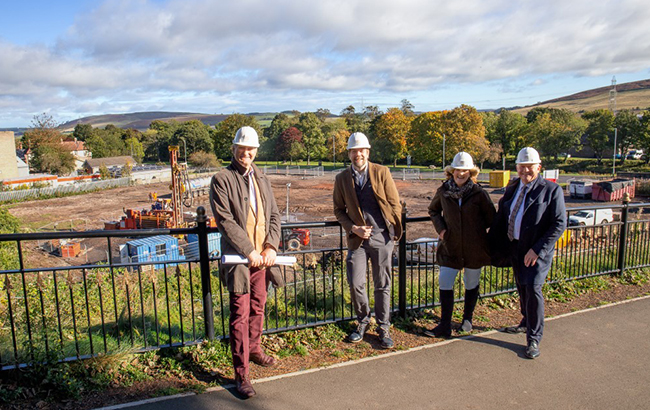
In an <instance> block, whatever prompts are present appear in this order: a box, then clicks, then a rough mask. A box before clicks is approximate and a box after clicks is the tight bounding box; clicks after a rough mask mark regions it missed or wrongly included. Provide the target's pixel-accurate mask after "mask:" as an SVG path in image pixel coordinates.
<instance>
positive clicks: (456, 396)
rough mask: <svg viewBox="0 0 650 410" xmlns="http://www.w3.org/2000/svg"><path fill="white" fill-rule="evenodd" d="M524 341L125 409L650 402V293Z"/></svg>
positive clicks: (387, 360)
mask: <svg viewBox="0 0 650 410" xmlns="http://www.w3.org/2000/svg"><path fill="white" fill-rule="evenodd" d="M524 343H525V336H523V335H509V334H505V333H501V332H487V333H482V334H478V335H475V336H471V337H466V338H462V339H461V338H459V339H454V340H452V341H448V342H445V343H439V344H436V345H429V346H426V347H424V348H418V349H414V350H410V351H403V352H395V353H391V354H388V355H382V356H379V357H374V358H371V359H364V360H359V361H355V362H351V363H346V364H344V365H338V366H336V367H330V368H326V369H319V370H315V371H308V372H301V373H294V374H292V375H286V376H281V377H277V378H270V379H266V380H259V381H256V382H255V383H254V386H255V390H256V391H257V396H256V397H253V398H252V399H250V400H241V399H239V398H238V397H237V396H236V395H235V393H233V391H232V388H231V389H230V390H225V389H217V390H214V391H210V392H208V393H204V394H200V395H188V396H185V397H179V398H175V399H166V400H162V401H157V402H152V403H144V404H139V405H137V406H134V407H131V406H130V407H126V408H129V409H137V410H154V409H155V410H171V409H183V410H217V409H589V410H597V409H608V410H611V409H650V297H645V298H640V299H635V300H632V301H628V302H623V303H620V304H617V305H608V306H604V307H601V308H596V309H591V310H588V311H583V312H578V313H574V314H569V315H565V316H560V317H557V318H554V319H550V320H547V321H546V329H545V336H544V340H543V341H542V344H541V346H540V347H541V356H540V357H539V358H538V359H536V360H529V359H526V358H525V356H524V354H523V350H524V347H523V346H524ZM112 408H118V407H117V406H116V407H112ZM120 408H125V407H124V406H121V407H120Z"/></svg>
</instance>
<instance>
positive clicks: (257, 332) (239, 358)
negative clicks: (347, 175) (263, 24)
mask: <svg viewBox="0 0 650 410" xmlns="http://www.w3.org/2000/svg"><path fill="white" fill-rule="evenodd" d="M258 147H259V138H258V136H257V132H256V131H255V129H253V128H251V127H242V128H240V129H239V130H238V131H237V134H236V135H235V139H234V140H233V148H232V153H233V159H232V162H231V163H230V165H228V166H227V167H226V168H225V169H222V170H221V171H220V172H219V173H217V174H215V175H214V177H212V183H211V184H210V203H211V205H212V212H213V213H214V216H215V219H216V221H217V227H218V228H219V232H221V235H222V237H221V250H222V252H223V254H224V255H236V254H238V255H241V256H244V257H247V258H248V265H227V266H222V267H221V280H222V281H223V283H224V284H225V285H226V287H227V288H228V291H229V292H230V347H231V350H232V361H233V367H234V368H235V382H236V385H237V391H239V393H240V394H242V395H243V396H244V397H246V398H249V397H252V396H254V395H255V390H254V389H253V385H252V384H251V382H250V379H249V360H250V361H251V362H253V363H256V364H258V365H260V366H266V367H269V366H273V365H275V364H276V359H275V358H273V357H271V356H268V355H266V354H265V353H264V351H263V350H262V347H261V345H260V339H261V336H262V329H263V325H264V305H265V304H266V295H267V289H268V285H269V282H273V283H274V285H276V286H282V285H284V281H283V278H282V276H281V272H280V270H279V269H278V268H277V267H274V268H272V266H273V265H274V264H275V258H276V252H277V249H278V245H279V242H280V213H279V211H278V207H277V205H276V203H275V198H274V197H273V192H272V190H271V184H270V183H269V180H268V179H267V178H266V176H265V175H264V174H263V173H262V172H261V171H260V170H259V169H258V168H257V166H256V165H255V164H253V160H254V159H255V155H257V148H258Z"/></svg>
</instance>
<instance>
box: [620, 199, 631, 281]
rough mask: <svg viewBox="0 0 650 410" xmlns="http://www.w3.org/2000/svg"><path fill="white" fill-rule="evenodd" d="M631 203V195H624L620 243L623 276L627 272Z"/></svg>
mask: <svg viewBox="0 0 650 410" xmlns="http://www.w3.org/2000/svg"><path fill="white" fill-rule="evenodd" d="M629 203H630V194H628V193H627V192H626V193H624V194H623V209H622V210H621V228H620V229H621V230H620V235H619V238H618V239H619V242H618V271H619V274H620V275H622V274H623V272H625V256H626V252H625V251H626V249H627V220H628V211H629V205H628V204H629Z"/></svg>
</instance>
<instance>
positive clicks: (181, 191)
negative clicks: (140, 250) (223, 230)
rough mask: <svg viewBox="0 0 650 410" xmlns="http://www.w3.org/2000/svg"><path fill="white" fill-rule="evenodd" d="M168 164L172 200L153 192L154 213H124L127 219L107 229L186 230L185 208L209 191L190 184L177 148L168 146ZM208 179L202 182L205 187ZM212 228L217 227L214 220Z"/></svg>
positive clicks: (108, 225)
mask: <svg viewBox="0 0 650 410" xmlns="http://www.w3.org/2000/svg"><path fill="white" fill-rule="evenodd" d="M169 164H170V166H171V172H172V178H171V185H170V186H169V189H170V190H171V199H167V198H159V197H158V194H157V193H155V192H152V193H150V194H149V199H150V200H152V201H153V202H154V203H153V204H152V205H151V209H143V210H135V209H123V211H124V216H123V217H122V219H121V220H120V221H119V222H107V223H106V224H105V229H150V228H165V229H169V228H181V227H185V226H187V224H186V222H185V220H184V218H183V207H186V208H190V207H191V206H192V205H193V204H194V196H196V195H199V194H205V193H207V187H205V186H200V184H198V183H195V182H194V183H193V182H192V181H190V178H189V174H188V172H187V164H184V163H179V162H178V145H170V146H169ZM206 180H207V181H208V183H209V179H206V178H204V179H203V180H201V183H202V184H203V185H205V184H206ZM209 225H210V226H216V225H215V223H214V219H212V218H211V220H210V221H209Z"/></svg>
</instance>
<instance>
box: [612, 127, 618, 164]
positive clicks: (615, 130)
mask: <svg viewBox="0 0 650 410" xmlns="http://www.w3.org/2000/svg"><path fill="white" fill-rule="evenodd" d="M617 132H618V128H614V157H613V159H614V160H613V161H612V176H616V134H617Z"/></svg>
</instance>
